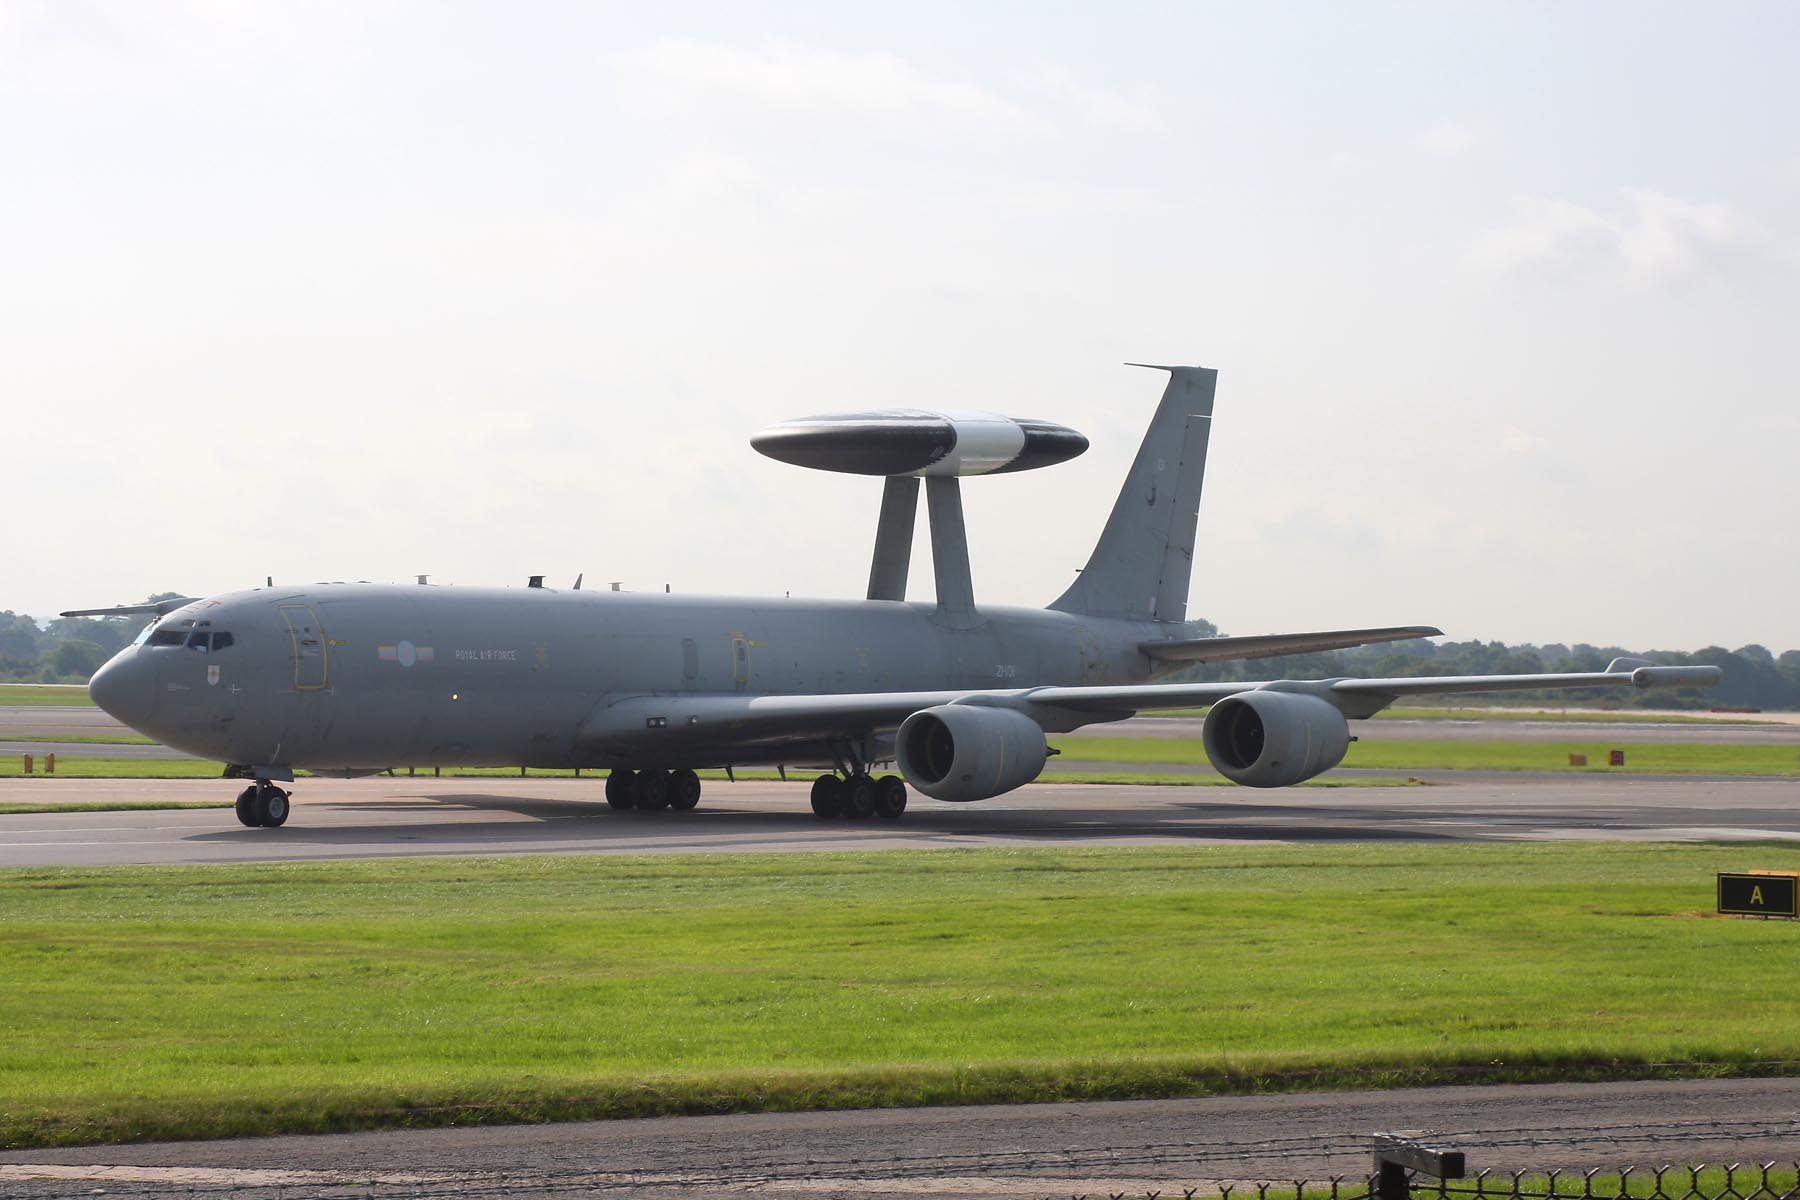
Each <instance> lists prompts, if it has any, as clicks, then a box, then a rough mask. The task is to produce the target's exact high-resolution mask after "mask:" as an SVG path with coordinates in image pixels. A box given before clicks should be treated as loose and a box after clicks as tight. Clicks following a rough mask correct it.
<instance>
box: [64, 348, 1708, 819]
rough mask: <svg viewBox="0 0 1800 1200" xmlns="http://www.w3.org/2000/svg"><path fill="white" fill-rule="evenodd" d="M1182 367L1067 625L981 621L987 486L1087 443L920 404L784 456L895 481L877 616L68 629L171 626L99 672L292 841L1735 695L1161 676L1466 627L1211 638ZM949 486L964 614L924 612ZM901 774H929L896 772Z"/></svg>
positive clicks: (366, 602)
mask: <svg viewBox="0 0 1800 1200" xmlns="http://www.w3.org/2000/svg"><path fill="white" fill-rule="evenodd" d="M1158 369H1161V370H1166V371H1168V372H1169V383H1168V386H1167V388H1166V390H1165V391H1164V393H1163V397H1162V402H1161V405H1160V406H1159V407H1158V409H1157V412H1156V415H1155V417H1154V419H1153V420H1152V421H1151V424H1150V428H1149V431H1148V433H1146V435H1145V437H1144V441H1143V445H1142V447H1141V448H1140V449H1139V451H1138V455H1137V458H1136V460H1135V461H1134V462H1133V463H1132V465H1131V469H1130V472H1129V474H1128V475H1127V476H1126V479H1125V483H1124V486H1123V487H1122V488H1121V489H1120V492H1119V496H1118V499H1117V501H1116V502H1115V503H1114V505H1113V509H1112V513H1111V516H1110V517H1109V519H1108V520H1107V523H1106V526H1105V528H1104V529H1103V530H1102V531H1101V534H1100V540H1099V543H1098V544H1097V545H1096V546H1095V548H1094V551H1093V554H1092V555H1091V556H1090V557H1089V559H1088V562H1087V566H1086V567H1084V568H1083V569H1082V570H1081V572H1080V574H1079V575H1078V576H1077V578H1076V580H1075V582H1074V583H1073V584H1072V585H1071V586H1070V587H1069V589H1068V590H1067V591H1066V592H1064V593H1063V595H1062V596H1060V597H1059V598H1058V599H1056V600H1055V601H1054V602H1053V603H1052V604H1051V605H1050V606H1049V608H1048V609H1045V610H1041V611H1040V610H1026V609H1015V608H999V607H990V606H986V605H982V606H979V607H978V606H977V605H976V604H975V601H974V593H973V588H972V587H971V585H970V581H969V571H968V549H967V540H966V537H965V534H964V530H963V525H962V507H961V498H960V492H959V491H958V490H957V487H958V484H959V479H958V475H961V474H973V473H991V472H995V471H998V470H1003V469H1014V468H1015V467H1017V466H1019V465H1020V463H1021V462H1022V461H1023V459H1024V458H1025V457H1029V456H1030V455H1034V454H1035V455H1037V456H1039V457H1040V458H1042V459H1044V460H1046V461H1060V460H1061V459H1064V458H1067V457H1071V456H1072V455H1073V454H1075V453H1079V452H1080V450H1081V449H1084V448H1085V445H1086V443H1085V440H1084V439H1081V437H1080V435H1079V434H1075V433H1074V432H1073V431H1072V430H1066V429H1063V428H1062V427H1060V426H1053V425H1049V424H1048V423H1044V422H1029V421H1021V422H1016V423H1014V424H1015V425H1016V426H1017V428H1016V429H1011V430H1009V429H1008V428H1006V426H1007V419H1006V418H995V417H992V416H991V415H984V414H978V418H979V419H968V420H965V419H963V418H954V417H937V416H934V415H933V414H921V413H919V412H918V411H916V410H903V411H901V412H899V413H886V414H850V415H848V416H847V417H839V418H813V419H808V421H807V422H799V423H793V422H790V423H786V424H785V425H781V426H774V427H771V429H770V430H768V431H765V433H764V434H759V435H758V437H757V439H755V441H756V444H757V447H758V449H760V450H763V452H764V453H769V454H771V455H773V456H775V457H783V456H784V455H789V454H791V455H792V456H795V457H798V458H803V459H808V460H810V461H809V462H808V465H820V461H821V456H824V458H827V459H828V458H829V456H830V455H831V453H832V452H833V450H832V443H833V439H837V440H838V441H839V442H840V443H841V448H844V449H845V451H846V454H847V458H846V459H845V461H846V462H847V463H848V464H849V465H847V466H845V467H843V468H842V469H846V470H851V471H856V472H860V473H865V474H882V475H885V476H886V478H887V482H886V491H885V493H884V496H883V501H882V508H881V518H880V524H879V526H878V529H877V536H876V543H875V555H874V562H873V564H872V567H871V571H870V580H869V589H868V598H867V599H864V600H858V601H828V600H794V599H769V600H761V599H730V598H720V597H699V596H680V595H667V594H647V595H640V594H633V593H629V592H620V591H594V590H587V591H583V590H581V589H580V581H579V580H577V581H576V586H575V587H574V588H571V589H566V590H564V589H557V588H549V587H545V586H543V579H542V577H541V576H536V577H533V578H532V580H531V584H530V586H528V587H525V588H522V589H521V588H510V589H499V588H463V587H455V588H452V587H441V586H434V585H430V584H428V583H426V582H425V580H424V579H423V578H421V579H420V582H419V584H418V585H408V586H395V585H379V584H367V583H357V584H319V585H315V586H312V587H304V588H278V587H274V586H267V587H261V588H251V589H249V590H245V591H236V592H228V593H225V594H223V595H218V596H213V597H210V598H205V599H180V600H170V601H164V602H162V603H160V604H145V605H132V606H125V607H122V608H112V609H83V610H77V611H75V612H71V613H64V614H63V615H64V616H88V615H101V614H130V613H144V614H153V615H154V617H155V620H153V621H152V622H151V624H150V625H149V626H148V627H146V628H145V630H144V631H143V633H142V634H141V635H140V636H139V637H138V639H137V641H136V642H135V643H134V644H133V645H131V646H129V647H127V648H126V649H124V650H122V651H120V652H119V654H118V655H117V656H116V657H114V658H113V659H112V660H111V661H110V662H108V663H106V664H105V665H104V666H103V667H102V668H101V669H100V670H99V671H98V672H96V673H95V675H94V677H93V680H92V682H91V683H90V684H89V692H90V694H91V695H92V697H93V699H94V702H95V703H96V704H98V705H99V706H100V707H101V708H102V709H104V710H106V711H107V712H108V713H111V714H112V715H113V716H115V717H117V718H118V719H119V720H121V721H123V722H124V723H125V724H127V725H129V726H131V727H132V728H134V729H137V730H140V731H142V732H143V733H146V734H148V735H149V736H151V737H153V738H155V739H157V740H158V741H160V742H163V743H165V744H167V745H169V746H173V747H175V748H176V749H179V750H183V751H186V752H188V753H191V754H195V755H200V756H203V757H207V758H213V759H218V760H220V761H223V762H225V763H227V764H228V766H227V767H226V769H225V774H226V776H228V777H231V778H236V779H242V780H246V781H251V782H249V783H248V785H247V786H245V787H244V789H243V791H242V793H241V794H240V795H239V797H238V802H237V816H238V819H239V820H240V821H242V822H243V823H244V824H245V825H250V826H263V827H276V826H280V825H281V824H283V823H284V822H285V821H286V820H287V818H288V811H289V805H288V793H287V792H286V791H285V790H284V789H282V788H281V787H279V786H278V784H279V783H288V782H291V781H292V780H293V778H294V770H295V768H305V769H308V770H310V771H313V772H315V773H327V774H332V775H347V776H355V775H363V774H374V773H376V772H379V771H382V770H385V769H388V768H391V767H394V766H396V765H400V766H421V765H423V766H452V765H456V766H490V767H491V766H525V767H548V768H562V769H569V768H587V769H598V770H607V771H609V774H608V776H607V779H606V799H607V802H608V803H609V804H611V805H612V806H613V807H615V808H638V809H664V808H667V809H676V810H687V809H692V808H693V807H694V806H695V805H696V804H697V803H698V802H699V799H700V786H701V784H700V777H699V776H698V775H697V774H696V771H697V770H700V769H705V768H724V769H726V770H727V771H730V770H732V769H734V768H737V767H743V766H750V765H778V766H780V767H781V768H782V769H783V773H784V774H785V771H786V768H787V767H790V766H799V767H808V768H814V769H823V770H824V771H825V773H824V774H821V775H819V776H818V777H817V779H815V780H814V782H813V784H812V793H811V798H812V808H813V811H814V812H815V813H817V814H818V815H819V816H820V817H843V818H850V819H862V818H867V817H870V816H872V815H879V816H882V817H889V818H892V817H898V816H900V814H901V813H902V812H903V811H904V810H905V808H906V802H907V785H908V784H910V785H911V786H912V787H913V788H916V789H917V790H918V791H920V792H922V793H924V794H925V795H927V796H930V797H932V798H934V799H937V800H948V801H971V800H983V799H987V798H989V797H992V796H998V795H1000V794H1002V793H1004V792H1009V791H1011V790H1012V789H1014V788H1017V787H1019V786H1021V785H1023V784H1026V783H1030V782H1031V781H1032V780H1033V779H1035V778H1037V776H1038V774H1039V773H1040V772H1041V771H1042V770H1043V767H1044V763H1045V761H1046V759H1047V757H1048V756H1049V755H1050V754H1051V753H1053V751H1051V749H1050V748H1049V745H1048V742H1047V740H1046V735H1049V734H1056V733H1065V732H1068V731H1069V730H1072V729H1076V728H1078V727H1081V726H1084V725H1089V724H1092V723H1095V722H1103V721H1117V720H1121V719H1123V718H1126V717H1129V716H1131V715H1133V714H1134V713H1135V712H1137V711H1138V710H1140V709H1144V708H1152V707H1154V708H1182V707H1193V708H1199V707H1206V706H1210V711H1209V712H1208V713H1207V715H1206V720H1205V724H1204V726H1203V730H1202V735H1201V737H1202V742H1203V744H1204V747H1205V750H1206V754H1207V757H1208V758H1209V759H1210V760H1211V761H1212V764H1213V765H1214V767H1216V768H1217V769H1218V771H1219V772H1220V773H1221V774H1223V775H1224V776H1225V777H1226V778H1228V779H1231V780H1232V781H1234V782H1236V783H1240V784H1247V785H1249V786H1252V787H1283V786H1286V785H1289V784H1295V783H1299V782H1301V781H1302V780H1306V779H1310V778H1312V777H1313V776H1315V775H1318V774H1320V773H1321V772H1323V771H1327V770H1329V769H1331V768H1332V767H1335V766H1336V765H1338V763H1339V762H1341V761H1342V760H1343V757H1344V753H1345V751H1346V749H1347V747H1348V745H1349V743H1350V741H1351V735H1350V731H1349V725H1348V722H1349V721H1350V720H1358V719H1362V718H1366V717H1370V716H1373V715H1374V714H1375V713H1377V712H1379V711H1380V710H1381V709H1383V708H1385V707H1386V706H1387V705H1389V704H1391V703H1393V702H1394V701H1395V700H1396V699H1398V698H1399V697H1402V696H1418V695H1424V694H1437V693H1454V692H1484V691H1500V690H1506V689H1522V688H1591V687H1636V688H1649V687H1706V686H1710V685H1713V684H1716V683H1717V682H1718V681H1719V679H1720V672H1719V670H1718V669H1717V668H1714V667H1664V666H1653V665H1651V664H1650V663H1647V662H1644V661H1641V660H1636V659H1617V660H1615V661H1614V662H1613V663H1611V664H1610V665H1609V666H1608V667H1607V669H1606V670H1605V671H1601V672H1590V673H1581V674H1552V675H1481V676H1462V677H1440V678H1429V677H1428V678H1398V679H1317V680H1289V679H1280V680H1271V681H1268V682H1262V683H1173V684H1159V683H1156V682H1153V681H1154V680H1156V679H1158V678H1161V677H1164V676H1167V675H1168V674H1170V673H1172V672H1174V671H1176V670H1179V669H1180V668H1182V667H1184V666H1187V665H1189V664H1193V663H1204V662H1217V661H1223V660H1230V659H1250V658H1260V657H1267V656H1271V655H1279V654H1295V653H1304V652H1311V651H1319V650H1327V649H1336V648H1342V647H1348V646H1357V645H1366V644H1371V643H1376V642H1385V641H1395V640H1399V639H1403V638H1413V637H1423V636H1431V635H1435V634H1438V633H1439V632H1440V631H1439V630H1437V629H1434V628H1430V627H1426V626H1405V627H1392V628H1383V629H1350V630H1332V631H1327V632H1319V633H1299V634H1275V635H1270V636H1259V637H1203V636H1201V630H1200V627H1198V626H1196V625H1193V624H1189V623H1187V622H1186V615H1187V613H1186V610H1187V595H1188V583H1189V578H1190V576H1191V574H1192V560H1193V549H1194V530H1195V523H1196V518H1197V515H1198V510H1199V502H1200V484H1201V478H1202V475H1203V473H1204V469H1205V463H1206V449H1207V440H1208V435H1209V432H1210V426H1211V423H1212V408H1213V395H1214V390H1215V386H1216V383H1217V372H1215V371H1213V370H1210V369H1204V368H1198V367H1165V368H1158ZM865 418H866V419H865ZM959 437H961V438H962V439H963V441H964V444H963V446H962V447H961V448H960V449H959V448H958V445H957V442H958V438H959ZM1009 438H1010V440H1009ZM884 439H885V440H886V449H883V448H882V444H883V440H884ZM1077 442H1079V443H1080V444H1079V445H1076V443H1077ZM872 447H873V448H874V449H871V448H872ZM996 447H999V449H996ZM890 451H892V453H890ZM896 455H897V456H898V457H896ZM902 460H904V461H902ZM896 463H898V464H899V466H898V467H896V465H895V464H896ZM1009 463H1010V464H1012V465H1011V466H1009V465H1008V464H1009ZM871 464H874V465H871ZM945 464H948V465H945ZM970 464H977V465H975V466H971V465H970ZM1024 465H1030V464H1029V463H1026V464H1024ZM940 467H941V468H942V469H939V468H940ZM900 472H904V473H900ZM921 478H923V479H924V482H925V485H926V498H927V504H928V517H929V522H930V530H931V535H932V550H933V565H934V571H935V574H936V577H937V578H936V583H937V598H936V603H935V604H921V603H909V602H907V601H906V600H905V598H904V597H905V590H906V574H907V563H908V562H909V561H910V554H911V546H912V533H913V527H914V525H915V523H916V511H917V499H918V491H919V482H920V479H921ZM885 763H895V764H897V766H898V769H899V775H898V776H896V775H891V774H890V775H883V776H880V777H876V776H874V775H872V774H871V771H872V769H873V768H875V767H877V766H879V765H881V764H885Z"/></svg>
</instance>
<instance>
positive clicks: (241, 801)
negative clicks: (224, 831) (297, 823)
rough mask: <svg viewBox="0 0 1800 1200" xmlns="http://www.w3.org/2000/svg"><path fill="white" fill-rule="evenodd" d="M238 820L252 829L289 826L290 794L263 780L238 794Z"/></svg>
mask: <svg viewBox="0 0 1800 1200" xmlns="http://www.w3.org/2000/svg"><path fill="white" fill-rule="evenodd" d="M237 819H238V820H239V821H240V822H242V823H243V824H245V825H248V826H251V827H252V828H257V827H263V828H270V829H274V828H277V827H279V826H282V825H285V824H287V819H288V794H287V793H286V792H284V791H282V790H281V789H280V788H278V787H276V786H275V785H274V784H272V783H270V782H269V781H268V780H261V781H259V782H257V783H254V784H252V785H251V786H249V787H247V788H245V789H244V790H243V791H241V792H239V793H238V798H237Z"/></svg>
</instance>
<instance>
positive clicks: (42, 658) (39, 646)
mask: <svg viewBox="0 0 1800 1200" xmlns="http://www.w3.org/2000/svg"><path fill="white" fill-rule="evenodd" d="M180 594H181V593H180V592H158V593H157V594H156V595H154V596H152V597H150V602H151V603H155V602H156V601H158V600H173V599H174V598H175V597H177V596H179V595H180ZM150 621H151V618H150V617H148V616H138V617H57V618H56V619H55V620H53V621H50V622H49V623H48V624H39V623H38V621H37V620H36V618H34V617H30V616H27V615H26V614H24V613H16V612H13V611H12V610H11V609H6V610H3V611H0V683H86V682H87V681H88V676H90V675H92V674H93V673H94V672H95V671H97V670H99V669H100V664H101V663H103V662H105V661H106V660H107V659H109V658H111V657H112V656H113V655H115V654H117V653H118V652H119V651H120V650H121V649H123V648H124V647H126V646H128V645H130V644H131V642H132V639H134V638H136V637H137V635H138V631H139V630H141V629H142V628H143V627H144V626H145V625H148V624H149V623H150Z"/></svg>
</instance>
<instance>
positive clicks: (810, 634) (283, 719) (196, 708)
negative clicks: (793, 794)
mask: <svg viewBox="0 0 1800 1200" xmlns="http://www.w3.org/2000/svg"><path fill="white" fill-rule="evenodd" d="M959 626H967V627H959ZM1167 630H1168V626H1166V625H1164V626H1160V627H1158V626H1156V625H1153V624H1152V623H1149V622H1139V621H1122V620H1111V619H1106V618H1098V617H1093V616H1077V615H1071V614H1068V613H1061V612H1055V611H1040V610H1033V609H1008V608H997V609H982V610H980V612H979V613H978V614H977V615H975V616H974V617H973V618H969V617H966V616H965V617H963V618H950V617H947V615H946V614H945V613H943V612H942V611H941V610H938V609H935V608H934V607H933V606H931V605H928V604H913V603H904V602H897V601H895V602H883V601H867V600H857V601H824V600H797V599H773V600H771V599H732V598H722V597H697V596H677V595H666V594H637V593H629V592H596V591H562V590H556V589H550V588H509V589H503V588H451V587H438V586H395V585H375V584H330V585H319V586H316V587H313V588H309V589H305V590H284V589H268V588H263V589H255V590H252V591H244V592H235V593H230V594H227V595H223V596H219V597H215V598H212V599H208V600H203V601H197V602H195V603H194V604H190V605H188V606H187V607H185V608H183V609H180V610H177V611H176V612H173V613H170V614H169V615H168V616H166V617H164V618H162V619H161V620H160V621H158V622H157V623H156V625H155V627H154V630H153V631H152V632H151V633H150V634H149V635H148V636H147V637H145V638H140V639H139V642H138V644H136V645H134V646H131V647H128V648H126V649H125V650H123V651H121V652H120V654H119V655H118V657H116V658H115V659H114V660H113V661H112V662H110V663H108V664H107V665H106V666H105V667H104V668H103V669H102V671H101V672H100V673H99V674H98V675H96V677H95V679H94V681H93V685H92V686H93V688H94V693H95V696H96V698H97V699H99V700H100V702H101V703H102V706H103V707H105V708H107V709H108V710H109V711H112V712H114V713H116V714H118V715H120V716H121V717H122V718H123V719H125V720H127V722H128V723H129V724H131V725H133V726H135V727H136V728H139V729H143V730H146V731H149V732H151V733H153V735H154V736H156V737H157V738H158V739H159V740H161V741H163V742H165V743H166V744H168V745H170V746H173V747H175V748H177V749H180V750H183V751H186V752H188V753H191V754H196V755H200V756H203V757H208V758H214V759H219V760H222V761H225V762H228V763H240V764H263V763H281V764H287V765H291V766H299V767H309V768H316V769H344V770H352V771H356V770H379V769H382V768H387V767H393V766H454V765H468V766H476V765H479V766H530V767H547V768H565V769H566V768H572V767H589V768H611V767H620V766H623V767H646V766H656V767H662V768H673V767H696V768H698V767H719V766H726V765H734V764H744V763H752V762H765V763H766V762H791V763H794V764H796V765H799V764H805V763H819V762H827V763H828V762H829V761H830V756H829V753H828V748H827V747H825V746H824V745H823V744H822V743H821V744H813V745H809V744H808V743H807V742H806V740H805V738H804V737H794V738H788V739H784V740H782V741H780V742H776V743H771V744H766V745H761V746H746V745H744V744H743V743H742V742H741V741H738V742H730V741H727V740H721V742H719V743H718V744H708V743H707V742H705V741H704V740H702V741H700V742H698V743H696V742H695V741H694V740H693V739H685V740H684V741H683V743H682V746H681V748H680V750H679V751H677V752H674V754H673V756H672V757H669V756H665V757H667V758H668V761H663V760H662V759H660V758H659V760H658V761H656V762H653V763H652V762H642V761H636V760H635V759H636V757H637V756H638V755H640V754H641V752H642V751H641V748H638V749H631V750H627V749H625V748H623V746H622V744H621V745H609V744H608V743H607V741H606V740H604V739H600V740H596V739H594V738H593V737H591V736H590V737H587V738H584V737H582V736H581V730H582V727H583V724H584V723H585V722H587V720H588V719H589V717H590V716H591V715H593V714H595V713H596V712H598V711H601V710H603V709H605V708H606V707H607V706H608V705H611V704H615V703H617V702H619V701H620V700H624V699H634V698H639V697H643V696H646V695H665V694H666V695H671V696H679V695H708V694H710V695H730V694H748V695H784V694H786V695H843V694H851V693H869V692H896V691H918V690H936V689H969V690H975V689H983V688H1016V687H1030V686H1037V685H1049V684H1061V685H1082V684H1090V685H1092V684H1120V683H1131V682H1141V681H1143V680H1145V679H1148V678H1149V677H1150V676H1151V674H1152V672H1153V664H1152V663H1151V662H1150V661H1149V660H1148V659H1146V658H1145V657H1144V656H1142V655H1141V654H1140V653H1139V652H1138V650H1137V646H1138V643H1139V642H1141V641H1143V640H1145V639H1147V638H1149V637H1152V636H1156V635H1157V634H1158V632H1159V631H1160V632H1161V633H1163V634H1164V635H1166V633H1167ZM220 634H228V635H229V638H228V639H227V640H228V641H229V644H227V645H222V646H221V645H220V644H219V643H220V641H221V639H220V637H219V635H220ZM178 635H179V636H178Z"/></svg>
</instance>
